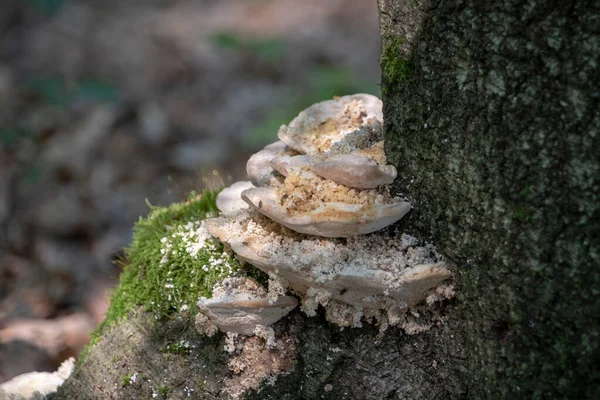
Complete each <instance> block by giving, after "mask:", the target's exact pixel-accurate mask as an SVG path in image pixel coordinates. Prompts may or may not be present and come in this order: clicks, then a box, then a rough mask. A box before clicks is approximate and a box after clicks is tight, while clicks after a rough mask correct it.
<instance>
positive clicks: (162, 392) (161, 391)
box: [158, 385, 169, 397]
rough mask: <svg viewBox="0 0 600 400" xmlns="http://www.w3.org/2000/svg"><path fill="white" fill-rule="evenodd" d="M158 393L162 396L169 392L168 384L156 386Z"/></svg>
mask: <svg viewBox="0 0 600 400" xmlns="http://www.w3.org/2000/svg"><path fill="white" fill-rule="evenodd" d="M158 394H160V395H161V396H163V397H166V396H167V394H169V387H168V386H165V385H163V386H159V387H158Z"/></svg>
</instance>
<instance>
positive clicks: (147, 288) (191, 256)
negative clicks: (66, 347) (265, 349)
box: [78, 191, 260, 363]
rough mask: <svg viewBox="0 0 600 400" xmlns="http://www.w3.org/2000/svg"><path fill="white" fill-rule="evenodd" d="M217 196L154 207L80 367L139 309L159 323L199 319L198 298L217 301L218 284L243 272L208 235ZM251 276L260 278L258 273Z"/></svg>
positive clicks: (208, 193) (210, 194)
mask: <svg viewBox="0 0 600 400" xmlns="http://www.w3.org/2000/svg"><path fill="white" fill-rule="evenodd" d="M216 195H217V192H212V191H205V192H203V193H202V195H200V196H195V195H194V194H191V195H190V197H189V198H190V200H189V201H187V202H182V203H174V204H172V205H170V206H169V207H154V206H150V213H149V215H148V216H147V217H145V218H140V219H139V221H138V222H137V223H136V224H135V227H134V235H133V240H132V243H131V246H130V247H128V248H127V249H126V250H125V253H126V258H125V259H124V260H122V261H121V262H120V264H121V265H122V267H123V271H122V273H121V276H120V282H119V285H118V287H117V288H116V289H115V291H114V292H113V294H112V295H111V298H110V308H109V310H108V312H107V314H106V318H105V320H104V322H102V324H101V325H100V326H99V327H98V328H97V329H96V331H94V332H93V333H92V335H91V340H90V344H89V345H88V347H86V349H85V350H84V352H83V353H82V354H81V356H80V357H79V360H78V363H81V362H83V360H84V359H85V356H86V355H87V352H88V351H89V349H90V347H91V346H93V345H94V344H95V343H96V342H97V341H98V340H99V339H100V337H101V336H102V334H103V333H104V331H105V330H106V328H109V327H111V326H112V325H114V324H115V323H117V322H118V321H119V320H121V319H123V318H125V317H126V316H127V315H128V313H129V312H130V311H132V310H134V309H135V308H136V307H138V306H143V307H144V309H145V311H147V312H150V313H153V314H154V317H155V319H156V320H160V319H161V318H165V317H170V316H172V315H174V314H175V313H177V312H185V313H187V315H188V316H194V315H195V314H196V309H197V306H196V302H197V300H198V297H199V296H205V297H211V295H212V289H213V287H214V286H215V284H216V283H217V282H219V281H221V280H222V279H224V278H226V277H228V276H230V275H232V274H233V273H235V272H236V271H239V270H240V269H241V266H240V264H239V262H238V261H237V260H236V259H235V258H233V257H232V256H231V255H229V254H226V253H224V248H223V244H221V243H220V242H219V241H218V240H216V239H213V238H210V237H209V236H205V235H204V233H205V230H204V229H203V226H202V225H203V224H202V221H203V220H204V218H207V217H211V216H215V215H216V213H217V212H218V211H217V208H216V204H215V198H216ZM246 272H248V274H250V275H257V274H260V272H258V271H257V270H254V269H252V270H251V271H246Z"/></svg>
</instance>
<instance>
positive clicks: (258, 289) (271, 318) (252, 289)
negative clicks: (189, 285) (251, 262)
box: [198, 277, 298, 335]
mask: <svg viewBox="0 0 600 400" xmlns="http://www.w3.org/2000/svg"><path fill="white" fill-rule="evenodd" d="M269 300H271V301H269ZM272 300H273V299H269V297H268V296H267V292H266V290H265V289H264V288H263V287H262V286H260V284H258V283H257V282H256V281H254V280H253V279H251V278H247V277H246V278H227V279H225V280H224V281H223V282H222V283H221V285H219V286H217V287H216V288H215V290H214V292H213V297H212V298H210V299H207V298H201V299H200V300H199V301H198V308H199V309H200V310H201V312H202V313H203V314H205V315H206V316H207V317H208V318H209V319H210V321H211V322H212V323H213V324H214V325H216V326H217V327H218V328H219V330H220V331H222V332H234V333H239V334H242V335H253V334H254V332H255V331H256V328H257V327H258V326H268V325H271V324H274V323H275V322H277V321H279V320H280V319H281V318H282V317H284V316H285V315H287V314H288V313H289V312H290V311H291V310H293V309H294V308H296V306H297V305H298V300H296V299H295V298H294V297H291V296H282V297H279V298H277V299H276V300H275V301H272Z"/></svg>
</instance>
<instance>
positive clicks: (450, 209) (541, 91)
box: [379, 0, 600, 398]
mask: <svg viewBox="0 0 600 400" xmlns="http://www.w3.org/2000/svg"><path fill="white" fill-rule="evenodd" d="M491 3H492V2H485V1H476V0H469V1H461V0H455V1H445V0H441V1H440V0H438V1H433V2H431V3H429V2H420V1H409V0H380V1H379V7H380V15H381V34H382V38H383V46H384V49H383V54H384V55H386V57H384V59H382V70H383V79H384V81H383V89H384V90H383V92H384V99H383V101H384V115H385V121H386V141H387V142H386V144H387V150H388V154H389V157H390V158H391V161H392V162H393V163H394V164H396V166H397V167H398V171H399V179H398V180H397V181H396V188H397V190H398V191H399V192H402V193H404V194H406V195H408V196H409V197H410V198H411V199H412V201H413V205H414V209H413V212H412V215H411V219H412V221H413V222H414V224H415V225H416V226H417V227H418V228H419V229H420V230H421V231H422V232H424V233H426V234H430V235H432V237H433V238H434V241H435V243H436V245H438V247H441V249H442V252H443V253H444V254H446V255H447V256H449V257H450V258H451V259H452V260H453V261H454V262H455V263H456V265H458V267H459V270H460V271H461V273H460V279H459V281H460V284H461V286H460V291H461V293H462V295H463V298H462V303H463V304H464V305H465V307H466V309H465V310H464V312H462V313H461V314H458V315H456V318H457V319H458V320H462V322H463V324H464V327H465V330H464V331H463V334H462V336H461V338H460V340H461V341H463V340H464V343H465V346H466V348H467V351H468V375H467V376H468V381H469V397H472V398H598V397H599V396H600V367H599V365H598V362H599V360H600V354H599V351H600V349H599V341H600V297H598V293H599V290H600V271H599V269H600V253H599V249H600V246H599V244H600V243H599V240H600V228H599V226H600V223H599V221H600V195H599V191H600V163H599V160H600V157H599V155H598V154H599V153H598V149H599V148H600V112H599V111H600V107H599V104H600V102H599V97H600V91H599V87H598V84H599V82H600V74H599V67H598V63H599V61H600V56H599V54H600V36H599V34H600V2H597V1H568V2H559V1H540V0H530V1H522V0H509V1H503V2H494V4H491ZM406 16H410V17H411V18H414V17H415V16H416V17H417V18H420V19H421V21H422V23H421V27H420V32H419V34H418V35H417V36H415V37H410V36H406V35H405V32H404V19H405V18H406ZM399 38H400V39H399ZM398 66H408V67H407V68H406V69H407V72H406V73H402V74H398V73H396V72H397V71H395V70H394V68H397V67H398Z"/></svg>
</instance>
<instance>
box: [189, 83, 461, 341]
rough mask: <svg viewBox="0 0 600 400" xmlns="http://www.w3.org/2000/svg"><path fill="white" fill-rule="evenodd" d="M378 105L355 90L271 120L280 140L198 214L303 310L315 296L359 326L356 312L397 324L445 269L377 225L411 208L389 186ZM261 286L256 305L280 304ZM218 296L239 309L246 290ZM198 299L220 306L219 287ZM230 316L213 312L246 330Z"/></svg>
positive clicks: (426, 249) (429, 250)
mask: <svg viewBox="0 0 600 400" xmlns="http://www.w3.org/2000/svg"><path fill="white" fill-rule="evenodd" d="M381 109H382V104H381V101H380V100H379V99H378V98H377V97H375V96H371V95H367V94H357V95H352V96H344V97H340V98H334V99H333V100H328V101H324V102H321V103H318V104H315V105H313V106H311V107H309V108H307V109H306V110H304V111H302V112H301V113H300V114H299V115H298V116H297V117H296V118H294V120H292V122H291V123H290V124H289V125H288V126H285V125H284V126H282V127H281V128H280V129H279V132H278V136H279V139H280V141H278V142H275V143H273V144H272V145H269V146H266V147H265V148H264V149H263V150H261V151H260V152H258V153H257V154H255V155H254V156H252V157H251V158H250V160H249V161H248V164H247V172H248V175H249V178H250V181H251V182H241V183H236V184H234V185H232V186H231V187H229V188H226V189H224V190H223V191H222V192H221V193H220V194H219V197H218V207H219V209H220V210H221V211H222V215H221V216H220V217H218V218H212V219H209V220H207V221H206V224H207V227H208V230H209V232H210V233H211V234H212V235H213V236H215V237H216V238H218V239H219V240H220V241H222V242H223V243H225V244H226V245H227V246H229V247H230V248H231V250H232V251H233V252H234V253H235V254H236V255H237V257H238V258H240V259H242V260H243V261H246V262H248V263H250V264H252V265H254V266H255V267H257V268H259V269H261V270H262V271H264V272H266V273H268V274H269V276H270V278H271V280H270V285H271V283H273V282H278V286H279V292H283V293H285V290H283V291H282V290H281V286H284V287H285V288H289V289H291V290H292V291H293V292H294V293H295V294H297V295H298V296H299V297H300V298H301V300H302V310H303V311H304V312H305V313H307V314H308V315H315V309H316V308H317V307H318V306H319V305H321V306H323V307H325V309H326V317H327V319H328V320H330V321H332V322H335V323H337V324H338V325H340V326H359V325H360V320H361V318H362V317H363V316H365V317H372V316H377V318H379V319H380V323H381V325H382V326H387V325H388V324H391V325H393V324H397V323H399V322H400V320H401V319H402V318H401V315H403V313H404V312H405V311H406V310H407V309H408V307H411V306H414V305H416V304H418V303H420V302H422V301H424V300H425V299H426V298H427V299H428V300H429V299H430V298H431V299H433V298H434V297H433V296H432V293H436V292H435V291H436V288H439V287H441V286H442V285H441V283H442V282H443V281H444V280H446V279H447V278H449V277H450V276H451V273H450V271H449V270H448V269H447V268H446V266H445V264H444V262H443V260H442V259H441V256H439V255H438V254H437V253H436V251H435V249H434V248H433V247H432V246H430V245H420V244H419V242H418V240H417V239H416V238H414V237H412V236H410V235H407V234H400V233H398V232H393V230H392V229H387V230H384V231H381V230H382V229H383V228H385V227H388V226H390V225H392V224H394V223H395V222H397V221H398V220H399V219H401V218H402V217H403V216H404V215H405V214H406V213H408V212H409V211H410V208H411V205H410V203H408V202H406V201H404V200H402V199H400V198H398V197H394V196H392V194H391V192H390V189H389V186H388V185H389V184H391V183H392V181H393V180H394V179H395V178H396V175H397V171H396V169H395V167H394V166H391V165H387V162H386V157H385V153H384V150H383V148H384V146H383V144H384V143H383V115H382V111H381ZM240 199H242V200H243V201H245V203H247V204H244V203H241V202H240ZM247 205H249V206H250V207H249V208H248V207H247ZM373 232H376V233H373ZM273 286H277V285H273ZM438 292H439V290H438ZM448 292H449V293H450V292H451V291H448ZM280 295H281V296H282V297H281V299H282V300H281V301H283V303H281V304H284V303H285V304H286V305H287V308H285V307H280V309H281V310H291V309H292V308H293V306H295V304H294V305H293V306H292V303H291V302H290V300H289V297H287V296H283V294H282V293H280ZM261 296H263V297H262V299H263V300H261V301H262V302H263V303H261V304H264V305H265V307H266V304H270V305H273V306H275V305H278V304H280V303H279V300H276V301H275V303H273V299H272V297H273V296H270V297H269V298H270V299H271V302H270V303H269V302H268V301H267V300H265V297H264V296H265V294H264V293H263V294H262V295H261ZM428 296H429V297H428ZM438 297H439V296H438ZM436 298H437V297H436ZM227 299H228V301H230V303H228V305H227V307H230V306H231V304H234V303H236V302H237V303H239V306H240V307H239V310H240V312H241V311H243V312H247V310H246V309H244V308H243V307H244V305H243V304H242V303H244V302H246V300H243V301H242V299H241V298H235V299H234V300H232V298H231V297H228V298H227ZM201 303H202V302H201ZM199 305H201V308H202V307H204V308H205V309H206V308H209V312H214V310H215V309H216V308H219V310H220V311H219V312H221V313H222V314H223V315H225V314H227V312H224V311H222V309H223V308H224V306H223V303H222V300H221V298H220V297H217V298H216V299H215V300H208V301H204V302H203V303H202V304H200V303H199ZM209 315H210V314H209ZM227 318H229V316H228V317H227ZM211 319H214V320H217V318H216V317H214V318H211ZM271 319H272V320H273V322H274V320H275V319H274V318H271ZM231 321H233V320H230V321H229V322H227V323H222V322H220V323H221V326H222V329H229V330H231V331H233V332H240V333H246V332H250V331H251V330H252V329H250V328H245V329H240V328H239V327H232V324H231V323H230V322H231ZM261 324H262V322H261ZM255 325H256V324H255Z"/></svg>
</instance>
